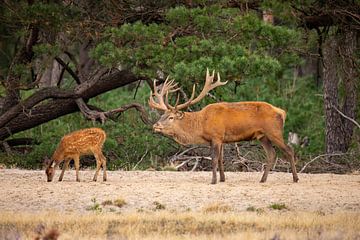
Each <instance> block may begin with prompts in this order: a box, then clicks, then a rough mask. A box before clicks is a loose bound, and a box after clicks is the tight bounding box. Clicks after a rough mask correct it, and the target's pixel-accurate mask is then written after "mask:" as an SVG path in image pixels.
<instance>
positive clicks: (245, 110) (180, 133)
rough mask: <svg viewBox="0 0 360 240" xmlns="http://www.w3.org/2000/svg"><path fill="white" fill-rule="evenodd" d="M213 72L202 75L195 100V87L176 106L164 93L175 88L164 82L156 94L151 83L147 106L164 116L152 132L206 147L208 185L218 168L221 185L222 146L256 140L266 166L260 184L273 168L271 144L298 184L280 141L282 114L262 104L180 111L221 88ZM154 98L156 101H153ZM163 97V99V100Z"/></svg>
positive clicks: (290, 153) (224, 104)
mask: <svg viewBox="0 0 360 240" xmlns="http://www.w3.org/2000/svg"><path fill="white" fill-rule="evenodd" d="M217 78H218V79H217V81H216V82H213V80H214V72H213V73H212V75H209V70H207V72H206V80H205V85H204V88H203V90H202V91H201V93H200V94H199V96H198V97H196V98H194V96H195V85H194V87H193V92H192V95H191V97H190V99H189V100H188V101H187V102H185V103H183V104H180V105H177V103H178V102H177V103H176V105H175V107H173V106H171V105H170V104H169V102H168V93H169V92H176V91H177V90H178V89H176V87H177V84H176V83H174V82H173V80H171V81H169V79H168V78H167V79H166V81H165V83H164V85H163V87H162V88H161V89H160V90H159V91H158V90H157V89H156V82H155V81H154V91H155V92H154V93H152V94H151V95H150V98H149V106H150V107H151V108H155V109H158V110H161V111H164V114H163V115H162V116H161V117H160V119H159V121H158V122H156V123H155V124H154V125H153V129H154V131H155V132H159V133H162V134H164V135H167V136H170V137H171V138H173V139H174V140H175V141H176V142H178V143H180V144H183V145H186V144H210V146H211V150H212V181H211V183H212V184H215V183H216V170H217V167H218V165H219V172H220V181H221V182H224V181H225V174H224V165H223V144H224V143H232V142H239V141H249V140H253V139H257V140H259V141H260V142H261V144H262V146H263V148H264V150H265V152H266V155H267V158H268V162H267V165H266V168H265V171H264V174H263V176H262V178H261V181H260V182H265V181H266V179H267V176H268V174H269V171H270V169H271V168H272V167H273V165H274V161H275V150H274V148H273V147H272V144H274V145H276V146H278V147H279V148H280V149H281V150H282V152H284V153H285V155H286V157H287V158H288V159H289V161H290V164H291V171H292V175H293V180H294V182H297V181H298V180H299V178H298V176H297V173H296V168H295V161H294V152H293V150H292V148H291V147H289V146H287V145H286V144H285V143H284V140H283V126H284V122H285V117H286V113H285V111H284V110H282V109H280V108H277V107H274V106H272V105H271V104H269V103H266V102H234V103H229V102H221V103H214V104H209V105H207V106H206V107H204V108H203V109H202V110H200V111H198V112H182V111H180V110H181V109H184V108H187V107H188V106H190V105H192V104H195V103H197V102H199V101H200V100H201V99H202V98H204V97H205V95H206V94H207V93H208V92H209V91H211V90H212V89H214V88H216V87H218V86H222V85H225V84H226V83H227V82H221V81H220V75H219V73H218V74H217ZM154 96H155V97H156V99H157V100H156V101H155V100H154V98H153V97H154ZM164 96H165V99H164Z"/></svg>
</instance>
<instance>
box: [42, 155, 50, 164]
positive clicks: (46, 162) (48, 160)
mask: <svg viewBox="0 0 360 240" xmlns="http://www.w3.org/2000/svg"><path fill="white" fill-rule="evenodd" d="M50 162H51V161H50V158H49V157H48V156H46V155H45V156H44V161H43V165H44V166H45V167H46V166H48V165H49V164H50Z"/></svg>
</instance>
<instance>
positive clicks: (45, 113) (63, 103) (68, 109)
mask: <svg viewBox="0 0 360 240" xmlns="http://www.w3.org/2000/svg"><path fill="white" fill-rule="evenodd" d="M138 80H139V78H138V77H137V76H135V75H134V74H132V73H131V72H129V71H126V70H124V71H118V70H114V71H113V72H111V73H108V74H105V75H102V76H97V77H95V78H93V79H90V80H89V81H86V82H84V83H82V84H80V85H79V86H77V87H76V88H75V89H74V90H73V92H74V95H71V96H72V98H70V99H52V100H50V101H48V102H47V103H43V104H38V105H36V106H35V107H33V108H31V111H28V110H27V111H24V110H26V109H21V108H20V109H19V111H18V114H17V116H16V117H15V118H13V119H12V120H11V121H10V122H8V123H7V124H6V125H5V126H4V127H2V128H0V140H4V139H6V138H7V137H9V136H11V135H12V134H15V133H18V132H21V131H24V130H27V129H30V128H33V127H36V126H38V125H40V124H42V123H46V122H48V121H50V120H53V119H56V118H58V117H61V116H64V115H66V114H69V113H73V112H76V111H79V108H78V106H77V104H76V102H75V99H76V98H77V97H81V98H83V99H90V98H93V97H95V96H97V95H99V94H102V93H105V92H107V91H109V90H112V89H115V88H118V87H122V86H125V85H127V84H129V83H132V82H135V81H138ZM69 92H70V93H71V90H70V91H69ZM34 99H37V98H34ZM20 104H21V103H20Z"/></svg>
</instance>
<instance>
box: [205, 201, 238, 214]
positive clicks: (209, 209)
mask: <svg viewBox="0 0 360 240" xmlns="http://www.w3.org/2000/svg"><path fill="white" fill-rule="evenodd" d="M231 210H233V209H232V207H230V206H228V205H225V204H223V203H212V204H210V205H208V206H206V207H204V208H203V212H205V213H226V212H230V211H231Z"/></svg>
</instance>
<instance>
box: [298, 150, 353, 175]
mask: <svg viewBox="0 0 360 240" xmlns="http://www.w3.org/2000/svg"><path fill="white" fill-rule="evenodd" d="M344 155H348V153H328V154H321V155H319V156H316V157H314V158H313V159H311V160H310V161H309V162H307V163H306V164H305V165H304V166H303V167H302V168H301V170H300V171H299V173H302V172H303V171H304V170H305V169H306V168H307V166H309V165H310V164H311V163H313V162H314V161H316V160H317V159H319V158H322V157H331V156H344Z"/></svg>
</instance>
